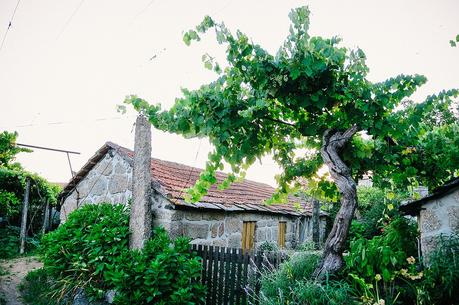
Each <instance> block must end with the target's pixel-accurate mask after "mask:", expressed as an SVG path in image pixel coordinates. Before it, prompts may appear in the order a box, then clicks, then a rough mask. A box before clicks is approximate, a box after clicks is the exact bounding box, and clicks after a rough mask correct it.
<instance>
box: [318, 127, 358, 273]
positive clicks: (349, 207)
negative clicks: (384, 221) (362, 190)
mask: <svg viewBox="0 0 459 305" xmlns="http://www.w3.org/2000/svg"><path fill="white" fill-rule="evenodd" d="M356 132H357V127H356V126H352V127H351V128H349V129H347V130H346V131H344V132H340V131H333V130H327V131H325V133H324V135H323V146H322V148H321V150H320V153H321V155H322V159H323V160H324V162H325V164H326V165H327V166H328V168H329V171H330V175H331V177H332V179H333V181H334V182H335V184H336V186H337V187H338V190H339V192H340V194H341V208H340V209H339V211H338V214H336V218H335V222H334V223H333V228H332V229H331V231H330V234H329V235H328V238H327V241H326V242H325V245H324V253H323V256H322V259H321V262H320V264H319V266H318V267H317V269H316V270H315V271H314V276H315V277H316V278H318V279H321V278H323V277H324V276H325V275H326V274H327V273H329V274H331V273H334V272H336V271H338V270H339V269H341V267H342V266H343V257H342V254H343V251H344V247H345V244H346V239H347V235H348V233H349V227H350V224H351V221H352V217H353V216H354V212H355V209H356V208H357V188H356V183H355V181H354V179H353V178H352V176H351V170H350V168H349V167H348V166H347V165H346V164H345V163H344V162H343V160H342V159H341V157H340V156H339V153H340V151H341V149H342V148H343V146H344V145H345V144H346V143H347V142H348V141H349V140H350V139H351V138H352V136H353V135H354V134H355V133H356Z"/></svg>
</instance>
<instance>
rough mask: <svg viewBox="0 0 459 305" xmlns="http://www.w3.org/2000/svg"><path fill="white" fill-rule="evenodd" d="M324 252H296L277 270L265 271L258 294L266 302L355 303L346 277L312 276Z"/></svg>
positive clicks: (302, 304)
mask: <svg viewBox="0 0 459 305" xmlns="http://www.w3.org/2000/svg"><path fill="white" fill-rule="evenodd" d="M319 259H320V253H318V252H316V253H308V252H296V253H294V254H293V255H292V256H291V257H290V259H289V260H288V261H286V262H284V263H282V264H281V265H280V266H279V268H278V269H277V270H274V271H270V272H269V271H268V272H262V275H261V290H260V294H259V295H258V296H256V297H257V298H258V300H259V303H260V304H264V305H265V304H266V305H284V304H290V305H319V304H321V305H322V304H336V305H337V304H353V301H352V300H351V299H350V293H351V289H350V286H349V285H348V284H347V283H346V282H345V281H336V280H326V281H323V282H318V281H315V280H313V279H311V275H312V273H313V272H314V269H315V268H316V266H317V264H318V262H319Z"/></svg>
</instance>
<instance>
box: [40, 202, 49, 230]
mask: <svg viewBox="0 0 459 305" xmlns="http://www.w3.org/2000/svg"><path fill="white" fill-rule="evenodd" d="M48 227H49V201H48V199H46V201H45V211H44V212H43V225H42V227H41V234H42V235H44V234H45V233H46V232H47V231H48Z"/></svg>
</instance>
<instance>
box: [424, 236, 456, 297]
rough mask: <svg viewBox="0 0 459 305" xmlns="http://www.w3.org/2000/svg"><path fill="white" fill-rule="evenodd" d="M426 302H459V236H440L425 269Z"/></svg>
mask: <svg viewBox="0 0 459 305" xmlns="http://www.w3.org/2000/svg"><path fill="white" fill-rule="evenodd" d="M423 284H424V289H425V291H426V298H427V302H426V304H436V305H457V304H459V294H458V288H459V236H458V235H452V236H449V237H446V236H442V237H440V239H439V241H438V244H437V250H436V251H434V252H433V253H432V254H431V255H430V256H429V266H428V268H426V270H425V271H424V282H423Z"/></svg>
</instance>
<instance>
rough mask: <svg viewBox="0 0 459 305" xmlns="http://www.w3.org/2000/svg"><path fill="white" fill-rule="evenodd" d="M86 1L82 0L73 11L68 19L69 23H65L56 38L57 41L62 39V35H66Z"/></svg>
mask: <svg viewBox="0 0 459 305" xmlns="http://www.w3.org/2000/svg"><path fill="white" fill-rule="evenodd" d="M84 1H85V0H81V1H80V2H79V3H78V5H77V7H76V8H75V9H74V10H73V12H72V14H71V15H70V17H69V18H68V19H67V21H66V22H65V24H64V26H63V27H62V29H61V31H60V32H59V35H57V37H56V40H58V39H59V38H61V36H62V34H63V33H64V31H65V30H66V29H67V27H68V26H69V24H70V22H71V21H72V19H73V17H75V15H76V14H77V13H78V11H79V10H80V8H81V6H82V5H83V3H84Z"/></svg>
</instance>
